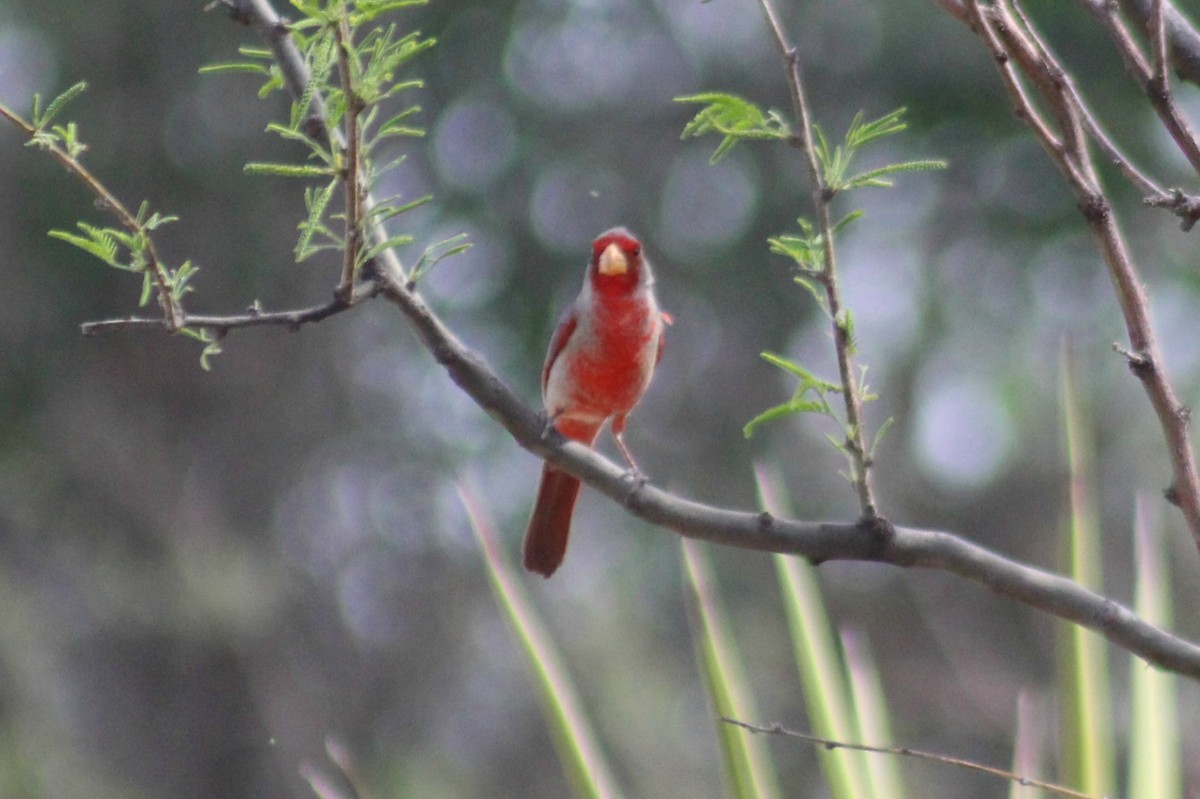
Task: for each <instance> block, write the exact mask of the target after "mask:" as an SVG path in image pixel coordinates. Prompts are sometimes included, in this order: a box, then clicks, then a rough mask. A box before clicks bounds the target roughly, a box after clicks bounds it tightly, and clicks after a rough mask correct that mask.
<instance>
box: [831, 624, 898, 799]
mask: <svg viewBox="0 0 1200 799" xmlns="http://www.w3.org/2000/svg"><path fill="white" fill-rule="evenodd" d="M842 651H844V652H845V653H846V674H847V677H849V682H850V699H851V704H853V705H854V714H855V718H856V720H857V722H858V731H859V734H860V736H861V742H862V743H866V744H871V745H872V746H893V745H894V744H893V742H892V724H891V719H890V718H889V715H888V709H887V701H886V700H885V699H884V696H883V686H882V685H881V684H880V682H879V670H878V669H877V668H876V667H875V659H874V658H873V657H872V656H871V648H870V646H869V644H868V643H867V637H866V635H865V634H863V633H858V632H854V631H852V630H842ZM863 759H864V760H865V761H866V764H867V771H866V775H867V779H868V781H869V782H870V784H871V794H872V795H873V796H879V797H888V799H903V797H904V796H906V793H905V790H904V781H903V780H902V779H901V778H900V764H899V762H898V759H897V758H896V757H895V756H893V755H882V754H876V753H869V752H864V753H863Z"/></svg>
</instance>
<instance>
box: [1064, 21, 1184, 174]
mask: <svg viewBox="0 0 1200 799" xmlns="http://www.w3.org/2000/svg"><path fill="white" fill-rule="evenodd" d="M1082 2H1083V5H1084V7H1085V8H1086V9H1087V10H1088V11H1089V12H1091V14H1092V16H1094V17H1095V18H1096V19H1097V20H1099V22H1100V24H1101V25H1102V26H1103V27H1104V28H1105V30H1107V31H1108V35H1109V37H1110V38H1111V39H1112V40H1113V44H1115V45H1116V47H1117V52H1119V53H1120V54H1121V58H1122V59H1123V60H1124V61H1125V68H1126V69H1127V70H1128V71H1129V73H1130V75H1131V76H1132V77H1133V79H1134V80H1135V81H1137V84H1138V87H1139V88H1141V90H1142V93H1143V94H1145V95H1146V99H1147V100H1149V101H1150V107H1151V108H1153V109H1154V111H1155V113H1157V114H1158V118H1159V120H1160V121H1161V122H1162V124H1163V127H1165V128H1166V129H1167V132H1168V133H1169V134H1171V138H1172V139H1173V140H1174V141H1175V145H1176V146H1177V147H1179V151H1180V152H1182V153H1183V156H1184V157H1185V158H1186V159H1187V160H1188V163H1189V164H1191V166H1192V169H1193V170H1194V171H1195V172H1196V174H1198V175H1200V140H1197V138H1196V132H1195V131H1194V130H1192V126H1191V124H1190V123H1189V122H1188V121H1187V119H1186V118H1185V117H1184V116H1183V114H1182V113H1181V112H1180V111H1179V108H1178V107H1177V106H1176V105H1175V101H1174V98H1173V97H1172V95H1171V87H1170V84H1169V83H1168V81H1167V75H1166V70H1165V67H1162V66H1161V64H1160V62H1159V58H1162V59H1164V60H1165V58H1166V55H1165V53H1163V52H1162V48H1164V47H1165V39H1166V35H1165V34H1164V33H1163V30H1164V29H1163V28H1162V26H1163V25H1165V22H1164V18H1165V13H1166V12H1165V6H1166V5H1167V2H1166V0H1150V6H1149V7H1148V8H1147V11H1146V17H1145V22H1146V24H1147V26H1148V28H1149V30H1150V33H1149V38H1150V43H1151V56H1150V58H1149V59H1147V58H1146V56H1145V55H1143V54H1142V52H1141V50H1140V49H1138V45H1137V43H1136V42H1135V41H1134V40H1133V35H1132V34H1131V33H1130V32H1129V28H1128V27H1126V25H1125V22H1124V20H1122V19H1121V17H1120V16H1119V15H1118V14H1117V9H1116V6H1115V5H1114V4H1112V3H1107V2H1101V1H1100V0H1082ZM1155 6H1157V8H1158V12H1157V16H1156V15H1155V12H1154V10H1153V9H1154V7H1155ZM1156 45H1158V46H1156ZM1160 68H1161V71H1160Z"/></svg>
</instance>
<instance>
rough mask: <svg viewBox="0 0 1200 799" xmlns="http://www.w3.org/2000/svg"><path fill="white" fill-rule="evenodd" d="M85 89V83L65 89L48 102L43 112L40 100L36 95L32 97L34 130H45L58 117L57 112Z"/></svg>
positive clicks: (81, 82)
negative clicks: (40, 107)
mask: <svg viewBox="0 0 1200 799" xmlns="http://www.w3.org/2000/svg"><path fill="white" fill-rule="evenodd" d="M86 89H87V83H86V82H85V81H80V82H79V83H76V84H75V85H74V86H72V87H71V88H69V89H67V90H66V91H65V92H63V93H62V94H60V95H58V96H57V97H55V98H54V99H53V100H51V101H50V105H48V106H46V110H45V111H40V109H39V106H40V105H41V98H40V97H39V96H38V95H36V94H35V95H34V96H33V126H34V127H35V128H39V129H41V128H45V127H46V126H48V125H49V124H50V123H51V122H52V121H53V120H54V117H55V116H57V115H58V112H59V111H61V110H62V109H63V106H65V105H66V104H67V103H69V102H71V101H72V100H74V99H75V98H76V97H78V96H79V95H81V94H83V92H84V91H85V90H86Z"/></svg>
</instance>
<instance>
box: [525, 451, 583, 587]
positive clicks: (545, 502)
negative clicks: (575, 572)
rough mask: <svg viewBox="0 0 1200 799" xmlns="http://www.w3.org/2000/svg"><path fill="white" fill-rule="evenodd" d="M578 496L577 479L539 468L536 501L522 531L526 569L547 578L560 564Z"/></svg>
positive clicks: (552, 469)
mask: <svg viewBox="0 0 1200 799" xmlns="http://www.w3.org/2000/svg"><path fill="white" fill-rule="evenodd" d="M578 496H579V481H578V480H576V479H575V478H574V477H572V476H571V475H569V474H567V473H566V472H563V471H559V470H558V469H556V468H554V467H553V466H551V465H550V464H548V463H546V464H543V465H542V481H541V482H540V483H539V484H538V492H537V501H536V502H534V505H533V515H532V516H530V517H529V528H528V529H527V530H526V531H525V568H526V569H529V571H531V572H537V573H538V574H540V575H542V576H543V577H549V576H550V575H552V574H554V570H555V569H557V568H558V567H559V566H560V565H561V564H562V562H563V557H564V556H566V554H567V536H569V535H570V533H571V513H572V512H573V511H574V510H575V498H576V497H578Z"/></svg>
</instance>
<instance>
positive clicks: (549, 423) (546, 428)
mask: <svg viewBox="0 0 1200 799" xmlns="http://www.w3.org/2000/svg"><path fill="white" fill-rule="evenodd" d="M560 413H561V411H560ZM557 418H558V414H557V413H550V410H549V409H548V408H542V410H540V411H538V419H540V420H541V422H542V441H545V440H547V439H548V438H550V434H551V433H552V432H554V431H555V430H557V429H558V428H557V427H556V426H555V425H554V420H555V419H557Z"/></svg>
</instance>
